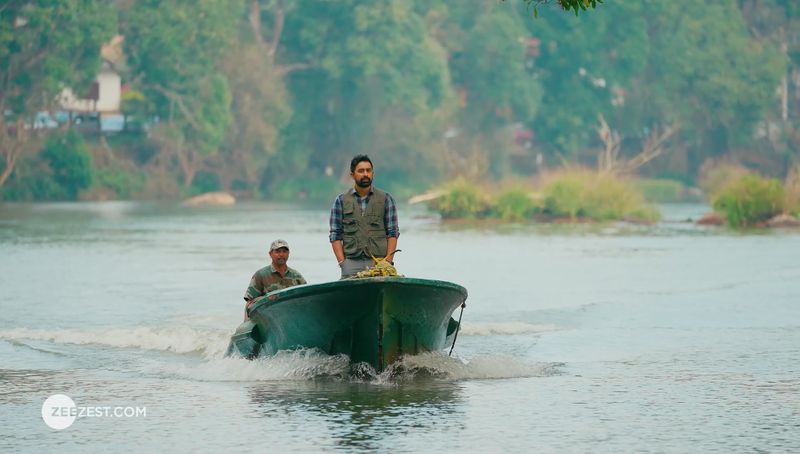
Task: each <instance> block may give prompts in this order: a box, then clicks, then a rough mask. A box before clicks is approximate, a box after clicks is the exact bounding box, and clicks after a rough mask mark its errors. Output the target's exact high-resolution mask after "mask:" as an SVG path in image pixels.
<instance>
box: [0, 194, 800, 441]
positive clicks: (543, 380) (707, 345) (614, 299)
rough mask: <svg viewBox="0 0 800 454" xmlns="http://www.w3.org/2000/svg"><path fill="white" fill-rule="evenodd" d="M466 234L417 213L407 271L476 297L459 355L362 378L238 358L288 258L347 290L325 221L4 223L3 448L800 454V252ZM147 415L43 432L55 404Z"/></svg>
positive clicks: (153, 210)
mask: <svg viewBox="0 0 800 454" xmlns="http://www.w3.org/2000/svg"><path fill="white" fill-rule="evenodd" d="M704 210H705V209H704V207H702V206H676V207H666V208H665V213H666V217H667V221H666V222H664V223H662V224H659V225H657V226H650V227H639V226H619V225H605V226H558V227H555V226H520V225H517V226H513V225H512V226H502V227H481V226H448V225H442V224H441V223H440V222H439V221H438V220H436V219H435V218H431V217H429V216H427V215H426V214H425V213H424V212H423V211H417V210H410V209H405V210H401V229H402V235H401V238H400V247H401V249H403V252H402V253H400V254H398V256H397V265H398V269H399V271H400V272H401V273H403V274H405V275H407V276H413V277H423V278H432V279H443V280H449V281H453V282H456V283H459V284H461V285H463V286H465V287H466V288H467V289H468V290H469V293H470V296H469V299H468V300H467V304H468V307H467V309H466V311H465V313H464V331H462V335H461V336H460V337H459V341H458V344H457V345H456V349H455V353H454V358H447V357H446V356H445V355H440V354H435V355H434V354H429V355H424V356H418V357H411V358H407V359H406V361H405V366H406V367H405V369H404V371H403V372H400V371H397V370H395V371H389V372H387V373H384V374H381V375H374V374H368V373H362V374H357V375H354V374H351V373H350V370H349V368H348V366H347V362H346V360H345V359H344V358H339V357H326V356H324V355H321V354H319V353H316V352H314V351H300V352H291V353H285V354H281V355H278V356H276V357H274V358H269V359H265V360H259V361H254V362H248V361H245V360H237V359H225V358H223V355H222V353H223V352H224V349H225V347H226V346H227V341H228V336H229V335H230V333H231V332H232V330H233V329H234V328H235V327H236V325H237V324H238V323H239V321H240V319H241V317H242V299H241V295H242V293H243V292H244V290H245V287H246V286H247V283H248V280H249V278H250V276H251V274H252V273H253V271H255V270H256V269H257V268H259V267H261V266H263V265H264V264H265V263H266V253H265V250H266V247H267V245H268V244H269V242H270V241H271V240H273V239H275V238H278V237H280V238H284V239H286V240H288V241H289V243H290V245H291V246H292V256H291V258H290V265H291V266H293V267H295V268H297V269H298V270H300V271H301V272H302V273H303V274H304V275H305V277H306V279H307V280H308V281H309V282H312V283H319V282H325V281H330V280H334V279H336V278H338V267H337V266H336V263H335V260H334V258H333V255H332V253H331V251H330V245H329V244H328V241H327V208H325V207H319V208H314V207H291V206H285V205H272V204H241V205H238V206H236V207H233V208H205V209H189V208H181V207H177V206H175V205H169V204H147V203H116V202H115V203H86V204H37V205H0V289H1V290H2V291H0V452H56V451H58V452H78V451H80V452H88V451H89V450H92V451H96V450H110V451H142V452H150V451H166V450H176V451H179V452H186V451H202V452H226V451H235V450H237V451H238V450H244V449H248V448H250V447H252V446H258V447H259V448H266V449H268V450H270V451H276V452H283V451H373V450H392V451H397V452H411V451H425V452H432V451H446V452H475V451H492V452H496V451H510V450H515V451H517V450H526V451H534V452H726V453H727V452H798V451H800V261H798V257H799V255H798V254H799V253H800V234H798V233H792V232H768V233H747V234H741V233H733V232H729V231H725V230H717V229H705V228H698V227H694V226H693V225H691V224H688V223H681V222H672V221H678V220H682V219H686V218H689V217H696V216H698V215H699V214H702V213H703V211H704ZM58 393H61V394H66V395H68V396H70V397H71V398H72V399H73V400H74V401H75V403H76V404H77V405H78V406H87V407H88V406H111V407H116V406H126V407H127V406H133V407H145V408H146V415H145V416H143V417H142V416H140V417H133V418H114V417H86V418H78V419H77V420H76V421H75V423H74V424H73V425H72V426H71V427H69V428H67V429H65V430H62V431H56V430H53V429H50V428H49V427H47V426H46V425H45V424H44V422H43V420H42V417H41V409H42V404H43V402H44V400H45V399H47V397H49V396H51V395H53V394H58Z"/></svg>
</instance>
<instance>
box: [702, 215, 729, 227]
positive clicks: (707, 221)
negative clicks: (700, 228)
mask: <svg viewBox="0 0 800 454" xmlns="http://www.w3.org/2000/svg"><path fill="white" fill-rule="evenodd" d="M697 224H698V225H723V224H725V218H724V217H722V215H721V214H719V213H717V212H711V213H707V214H704V215H703V217H701V218H700V219H698V220H697Z"/></svg>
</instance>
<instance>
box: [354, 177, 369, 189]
mask: <svg viewBox="0 0 800 454" xmlns="http://www.w3.org/2000/svg"><path fill="white" fill-rule="evenodd" d="M356 184H357V185H358V187H359V188H368V187H370V186H372V179H371V178H369V177H363V178H362V179H360V180H358V181H357V182H356Z"/></svg>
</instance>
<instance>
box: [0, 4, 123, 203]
mask: <svg viewBox="0 0 800 454" xmlns="http://www.w3.org/2000/svg"><path fill="white" fill-rule="evenodd" d="M115 28H116V21H115V18H114V10H113V9H112V6H111V4H110V3H109V2H107V1H104V0H61V1H58V2H53V1H45V0H38V1H25V0H11V1H7V2H5V3H4V5H3V6H1V7H0V68H3V70H2V71H3V75H2V76H0V156H2V158H3V159H2V162H0V165H2V167H0V169H1V170H0V187H2V186H3V184H4V183H5V182H6V180H7V179H8V177H9V176H10V175H11V173H12V172H13V171H14V167H15V165H16V163H17V160H18V158H19V156H20V155H21V154H22V153H23V152H25V151H26V150H27V149H29V148H30V147H29V141H30V138H31V136H32V133H33V131H31V128H32V127H33V125H32V123H33V121H32V119H33V118H34V117H35V116H36V114H37V112H40V111H45V110H50V109H51V108H52V107H53V106H54V104H55V98H56V95H58V94H59V93H60V92H61V90H62V89H63V88H64V87H73V88H75V89H76V90H77V91H78V92H81V90H82V89H83V88H84V87H86V86H87V85H88V83H89V82H90V81H91V80H92V79H93V78H94V77H95V75H96V74H97V70H98V69H99V67H100V62H101V58H100V48H101V45H102V44H103V43H104V42H106V41H107V40H109V39H110V38H111V37H112V36H113V34H114V32H115Z"/></svg>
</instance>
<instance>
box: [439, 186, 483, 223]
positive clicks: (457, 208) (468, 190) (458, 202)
mask: <svg viewBox="0 0 800 454" xmlns="http://www.w3.org/2000/svg"><path fill="white" fill-rule="evenodd" d="M441 192H442V195H441V196H440V197H439V198H437V199H435V200H433V201H432V202H431V208H433V209H434V210H436V211H438V212H439V214H440V215H441V216H442V218H445V219H454V218H465V219H472V218H476V217H479V216H481V215H483V214H485V213H486V211H487V210H488V205H489V204H488V200H487V199H488V197H487V196H486V193H485V192H484V191H483V190H481V188H479V187H477V186H475V185H474V184H472V183H470V182H468V181H467V180H466V179H464V178H457V179H455V180H453V181H451V182H449V183H447V184H445V185H444V187H443V188H442V189H441Z"/></svg>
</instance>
